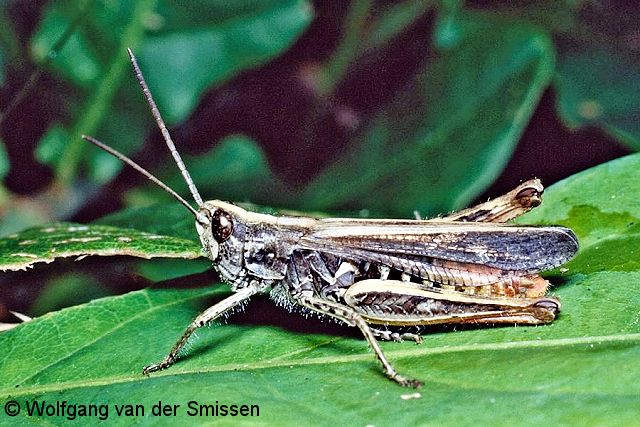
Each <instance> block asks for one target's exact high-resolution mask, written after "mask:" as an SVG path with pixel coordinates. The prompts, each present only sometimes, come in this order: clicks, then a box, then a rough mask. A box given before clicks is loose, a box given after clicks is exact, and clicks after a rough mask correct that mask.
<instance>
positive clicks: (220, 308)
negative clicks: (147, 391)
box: [142, 285, 258, 375]
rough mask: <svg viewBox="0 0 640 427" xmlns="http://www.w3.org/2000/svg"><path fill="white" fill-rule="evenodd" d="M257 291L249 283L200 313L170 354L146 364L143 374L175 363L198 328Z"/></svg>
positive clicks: (236, 305)
mask: <svg viewBox="0 0 640 427" xmlns="http://www.w3.org/2000/svg"><path fill="white" fill-rule="evenodd" d="M256 293H258V290H257V289H256V287H255V286H251V285H249V286H247V287H245V288H242V289H240V290H239V291H238V292H236V293H234V294H233V295H231V296H229V297H227V298H225V299H223V300H222V301H220V302H219V303H217V304H216V305H214V306H211V307H209V308H208V309H206V310H205V311H203V312H202V313H200V315H199V316H198V317H196V318H195V319H194V320H193V322H191V324H190V325H189V326H188V327H187V329H186V330H185V331H184V333H183V334H182V336H181V337H180V339H179V340H178V342H176V344H175V345H174V346H173V348H172V349H171V351H170V352H169V354H168V355H167V356H166V357H165V358H164V359H162V361H161V362H159V363H154V364H152V365H148V366H145V367H144V369H143V370H142V374H143V375H148V374H149V373H151V372H155V371H160V370H162V369H166V368H168V367H169V366H171V365H173V364H174V363H175V361H176V360H177V359H178V354H179V353H180V350H182V348H183V347H184V346H185V344H186V343H187V341H188V340H189V337H190V336H191V334H193V332H194V331H195V330H196V329H198V328H200V327H202V326H204V325H206V324H207V323H209V322H212V321H214V320H215V319H217V318H218V317H220V316H221V315H223V314H224V313H226V312H228V311H230V310H232V309H233V308H235V307H238V306H239V305H241V304H242V303H244V302H245V301H247V300H248V299H249V298H251V296H253V295H255V294H256Z"/></svg>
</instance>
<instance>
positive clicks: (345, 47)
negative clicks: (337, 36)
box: [318, 0, 372, 95]
mask: <svg viewBox="0 0 640 427" xmlns="http://www.w3.org/2000/svg"><path fill="white" fill-rule="evenodd" d="M371 3H372V1H371V0H353V1H352V2H351V6H350V8H349V13H348V14H347V18H346V21H345V25H344V33H343V37H342V41H341V42H340V44H339V45H338V47H337V48H336V51H335V52H334V54H333V56H332V57H331V59H329V61H328V62H327V63H326V64H325V65H324V67H323V69H322V70H321V72H320V75H319V76H320V78H319V85H318V86H319V91H320V93H321V94H322V95H328V94H330V93H331V92H333V90H334V89H335V87H336V86H337V85H338V83H340V81H341V80H342V79H343V78H344V75H345V74H346V73H347V69H348V68H349V65H350V64H351V62H352V61H353V59H354V58H355V57H356V56H357V55H358V51H359V48H360V45H361V44H362V40H363V33H364V27H365V23H366V21H367V18H368V17H369V12H370V9H371Z"/></svg>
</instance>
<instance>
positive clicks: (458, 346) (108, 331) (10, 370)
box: [0, 155, 640, 426]
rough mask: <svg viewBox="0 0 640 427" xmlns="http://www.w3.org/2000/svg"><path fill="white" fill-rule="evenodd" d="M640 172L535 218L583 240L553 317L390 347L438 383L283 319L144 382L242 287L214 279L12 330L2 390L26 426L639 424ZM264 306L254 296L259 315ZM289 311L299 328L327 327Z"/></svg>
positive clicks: (358, 342)
mask: <svg viewBox="0 0 640 427" xmlns="http://www.w3.org/2000/svg"><path fill="white" fill-rule="evenodd" d="M639 166H640V155H634V156H629V157H626V158H623V159H620V160H616V161H614V162H610V163H608V164H605V165H602V166H599V167H597V168H594V169H591V170H588V171H585V172H583V173H581V174H578V175H576V176H574V177H572V178H569V179H567V180H565V181H563V182H560V183H558V184H556V185H554V186H552V187H550V188H549V189H547V191H546V197H545V202H544V204H543V206H542V207H540V208H538V209H537V210H536V211H534V212H532V213H531V214H529V215H528V217H527V218H526V220H527V222H538V223H562V224H564V225H570V226H572V227H574V228H575V230H576V232H577V234H578V235H579V237H580V239H581V242H582V250H581V251H580V253H579V255H578V256H577V257H576V259H575V261H574V263H573V264H571V265H570V268H569V273H570V274H566V275H565V276H564V278H561V277H551V278H550V279H551V280H552V281H553V282H554V283H556V284H557V285H558V286H557V287H556V289H555V290H554V294H555V295H556V296H557V297H559V298H560V299H561V300H562V303H563V309H562V312H561V314H560V316H559V317H558V319H557V320H556V321H555V322H554V323H552V324H551V325H546V326H540V327H517V328H516V327H501V328H482V329H476V328H461V329H457V328H454V329H452V330H449V329H431V330H427V331H426V333H427V334H426V335H425V341H426V342H425V344H423V345H420V346H416V345H415V344H413V343H382V346H383V348H384V350H385V352H386V354H387V356H388V357H389V359H390V360H391V361H392V362H393V363H394V365H395V366H396V367H397V368H398V369H399V370H400V372H402V373H404V374H406V375H410V376H413V377H417V378H420V379H422V380H424V381H425V382H426V386H425V387H424V388H422V389H421V390H419V391H418V393H419V394H414V391H413V390H406V389H402V388H400V387H399V386H397V385H395V384H393V383H392V382H391V381H389V380H387V379H386V378H384V376H383V375H382V374H381V372H380V369H379V366H377V364H376V363H375V361H374V358H373V355H372V354H371V353H370V352H369V351H367V349H366V347H367V346H366V343H365V342H364V340H362V339H360V338H353V337H349V336H326V335H319V334H310V333H301V332H292V331H290V330H287V329H289V327H288V326H285V325H282V326H279V327H276V326H273V325H270V324H269V323H270V320H269V319H267V321H266V322H267V324H264V323H261V322H258V324H252V325H251V326H246V325H242V324H237V323H234V322H233V320H231V323H230V324H226V325H222V326H217V327H212V328H206V329H203V330H202V331H200V332H199V334H198V337H197V338H196V339H193V340H192V341H191V344H192V345H191V346H190V348H189V349H188V350H187V351H185V352H184V354H183V357H182V358H181V359H180V360H179V361H178V363H176V364H175V365H174V366H172V367H171V368H169V369H167V370H165V371H162V372H160V373H156V374H153V375H151V376H150V378H146V377H144V376H142V375H141V374H140V370H141V368H142V366H144V365H146V364H149V363H152V362H155V361H158V360H159V359H160V358H162V357H163V356H164V355H165V354H166V352H167V351H168V349H169V348H170V346H171V345H173V343H174V342H175V340H176V339H177V337H178V336H179V335H180V334H181V333H182V331H183V330H184V328H185V327H186V325H187V324H188V323H189V322H190V321H191V319H192V318H193V317H194V316H195V315H196V314H197V313H198V312H199V311H200V310H202V309H203V308H205V307H207V306H210V305H212V304H214V303H216V302H217V301H219V300H220V299H222V298H224V296H226V295H228V289H227V288H226V287H220V286H214V287H209V288H204V289H196V290H194V289H191V290H171V289H147V290H143V291H138V292H132V293H129V294H127V295H123V296H117V297H110V298H104V299H101V300H96V301H93V302H91V303H89V304H85V305H82V306H77V307H72V308H69V309H64V310H61V311H59V312H56V313H50V314H48V315H45V316H43V317H41V318H37V319H34V320H33V321H31V322H28V323H26V324H23V325H20V326H18V327H16V328H14V329H13V330H10V331H8V332H6V333H3V334H1V335H0V398H1V399H2V400H3V401H6V400H9V399H15V400H17V401H18V402H19V403H20V404H21V405H23V411H22V412H21V414H20V416H19V417H18V418H17V419H16V421H24V422H27V418H26V416H25V415H24V412H25V411H24V405H25V402H26V401H29V402H33V401H34V400H36V399H38V400H40V401H43V400H46V401H47V402H52V401H55V400H67V401H68V402H73V403H85V404H88V403H104V404H107V405H110V412H109V419H110V420H111V421H112V422H116V423H121V424H124V423H130V422H131V420H132V419H131V418H125V417H118V416H117V415H116V414H115V409H114V406H113V405H115V404H121V403H137V404H141V405H143V406H144V408H145V410H146V412H145V417H144V418H142V417H140V418H136V421H137V422H139V423H142V424H151V423H157V422H158V421H159V420H160V419H159V418H157V417H154V416H152V415H150V412H151V410H152V407H153V405H154V404H156V403H158V401H162V402H163V403H165V404H170V405H180V407H179V408H178V413H177V415H176V416H175V417H171V421H172V422H176V421H178V420H179V421H185V422H186V421H191V422H193V421H195V420H194V418H193V417H190V416H188V415H187V410H188V409H189V408H188V406H187V405H188V402H189V401H197V402H200V403H202V404H212V405H215V403H216V401H218V402H219V404H243V403H245V404H255V405H259V407H260V417H259V418H254V419H247V420H245V421H247V422H256V420H259V421H260V422H262V423H265V424H278V425H299V424H300V422H301V420H303V421H306V422H307V423H309V424H312V425H335V424H336V423H339V424H341V425H343V424H346V425H368V424H371V425H398V424H401V425H416V424H423V423H424V422H425V419H426V418H425V417H427V416H428V422H429V423H432V424H436V425H439V424H456V425H478V424H491V425H505V426H506V425H514V424H521V423H522V420H536V421H537V422H538V423H540V424H545V425H557V424H563V425H564V424H576V423H580V422H582V421H581V420H584V419H588V420H589V422H591V423H593V424H594V425H633V424H634V423H635V422H636V421H637V418H638V416H640V409H639V408H640V369H638V368H637V360H638V358H639V357H640V322H638V316H639V315H640V312H639V308H638V307H640V286H638V283H640V270H639V268H638V265H637V264H631V265H630V266H629V265H628V266H626V267H625V268H624V269H619V266H620V265H621V262H625V261H624V258H623V259H622V261H621V259H619V258H618V256H619V255H620V253H621V252H623V251H624V250H631V249H632V244H633V242H634V241H635V242H637V238H638V236H637V230H635V229H634V226H633V225H631V227H625V226H624V221H623V220H620V218H618V217H615V218H614V217H612V215H614V216H615V215H618V216H620V217H622V216H623V215H626V216H625V217H624V218H625V220H626V219H628V218H635V219H637V218H638V215H639V213H640V208H639V207H638V204H637V200H638V197H640V189H639V187H638V186H637V182H638V178H639V177H638V174H640V172H638V171H640V167H639ZM585 209H587V210H590V211H585ZM593 211H596V212H597V213H595V214H594V213H593ZM585 212H587V213H588V214H585ZM612 218H613V219H614V220H613V221H612V220H611V219H612ZM636 224H637V222H636ZM604 242H608V244H609V246H608V248H609V249H607V250H606V251H604V252H603V253H600V254H597V258H596V255H595V254H594V253H593V251H592V250H591V249H592V248H594V247H596V246H597V245H599V244H603V243H604ZM636 246H637V244H636ZM629 257H631V255H629ZM636 258H637V254H636ZM593 261H595V262H597V263H599V265H601V267H602V268H600V269H597V270H594V269H593V268H592V266H591V262H593ZM257 299H258V300H260V299H261V298H257ZM264 303H267V301H254V302H253V304H254V306H253V307H252V305H251V304H250V305H249V306H248V307H247V312H248V313H247V314H246V315H245V317H251V313H252V312H251V310H252V308H254V309H255V308H256V307H255V305H257V306H258V307H259V306H260V305H261V304H264ZM289 316H290V320H289V321H288V322H290V323H288V324H290V325H292V329H293V325H295V329H296V330H298V331H299V330H300V329H299V325H300V323H303V324H307V325H313V324H314V320H313V319H307V320H306V321H304V322H303V321H302V320H301V318H300V316H299V315H298V314H295V313H292V314H290V315H289ZM232 319H233V318H232ZM273 320H275V319H271V321H273ZM253 323H255V322H253ZM105 358H108V359H105ZM105 360H109V363H104V361H105ZM311 399H312V401H313V405H310V403H309V402H310V401H311ZM452 407H454V408H455V411H452V409H451V408H452ZM514 408H517V410H514ZM425 414H428V415H425ZM21 417H22V418H21ZM210 420H211V418H210V417H209V418H206V417H203V418H201V419H200V421H202V422H205V421H210ZM237 420H238V418H234V419H233V421H234V422H236V421H237ZM29 421H30V422H33V420H32V419H29ZM63 421H64V419H63V418H58V419H55V418H47V422H51V423H58V422H63ZM40 422H42V421H40Z"/></svg>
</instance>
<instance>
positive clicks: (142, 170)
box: [82, 135, 207, 223]
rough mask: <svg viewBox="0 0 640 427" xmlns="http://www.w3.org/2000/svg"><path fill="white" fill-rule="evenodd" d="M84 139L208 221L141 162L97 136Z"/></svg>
mask: <svg viewBox="0 0 640 427" xmlns="http://www.w3.org/2000/svg"><path fill="white" fill-rule="evenodd" d="M82 139H84V140H85V141H89V142H90V143H92V144H93V145H95V146H97V147H99V148H102V149H103V150H104V151H106V152H107V153H109V154H111V155H112V156H114V157H116V158H118V159H120V160H122V161H123V162H125V163H126V164H128V165H129V166H131V167H132V168H134V169H135V170H137V171H138V172H140V173H141V174H142V175H144V176H146V177H147V178H149V179H150V180H151V181H152V182H153V183H155V184H156V185H157V186H158V187H160V188H162V189H163V190H164V191H166V192H167V193H169V194H171V195H172V196H173V197H174V198H175V199H176V200H177V201H179V202H180V203H182V204H183V205H184V206H185V207H186V208H187V209H189V210H190V211H191V213H192V214H193V216H195V217H196V219H197V220H198V221H199V222H201V223H206V222H207V220H206V218H203V215H202V214H201V213H200V212H198V211H197V210H195V209H194V208H193V206H191V205H190V204H189V202H187V201H186V200H185V199H183V198H182V197H180V195H179V194H178V193H176V192H175V191H173V190H172V189H171V187H169V186H168V185H167V184H165V183H164V182H162V181H160V180H159V179H158V178H156V177H155V176H153V175H152V174H151V172H149V171H148V170H146V169H145V168H143V167H142V166H140V165H139V164H137V163H136V162H134V161H133V160H131V159H130V158H128V157H127V156H125V155H124V154H122V153H121V152H119V151H118V150H116V149H115V148H111V147H109V146H108V145H107V144H104V143H102V142H100V141H98V140H97V139H95V138H93V137H91V136H88V135H82Z"/></svg>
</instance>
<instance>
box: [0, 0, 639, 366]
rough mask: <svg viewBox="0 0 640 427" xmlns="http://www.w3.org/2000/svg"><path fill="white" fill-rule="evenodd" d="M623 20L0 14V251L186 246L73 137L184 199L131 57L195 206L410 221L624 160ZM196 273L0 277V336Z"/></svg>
mask: <svg viewBox="0 0 640 427" xmlns="http://www.w3.org/2000/svg"><path fill="white" fill-rule="evenodd" d="M638 22H640V8H638V7H637V4H636V2H634V1H579V0H564V1H563V0H558V1H555V0H541V1H537V2H531V1H468V2H462V1H454V0H450V1H446V0H442V1H415V0H402V1H401V0H398V1H381V0H380V1H374V0H351V1H341V0H335V1H316V2H312V1H303V0H253V1H250V0H244V1H239V0H231V1H222V0H219V1H217V0H197V1H190V2H177V1H162V0H158V1H150V0H142V1H136V2H134V1H116V0H102V1H99V0H95V1H90V0H85V1H81V0H77V1H76V0H68V1H57V2H55V1H53V2H47V1H4V2H1V3H0V178H1V181H0V235H8V234H10V233H13V232H15V231H17V230H21V229H24V228H27V227H30V226H33V225H37V224H46V223H50V222H54V221H58V220H68V221H76V222H83V223H86V222H91V221H96V220H97V221H101V222H103V223H108V224H115V225H129V226H135V225H139V226H140V227H142V229H145V230H149V229H152V230H153V231H167V230H169V231H167V233H168V234H176V235H180V236H185V237H188V236H191V238H194V237H195V234H194V233H195V231H193V230H192V225H191V222H192V219H191V218H190V217H189V213H188V212H186V211H185V210H184V209H183V208H181V207H180V206H179V205H177V204H176V203H174V202H172V201H171V199H170V197H169V196H167V195H166V194H163V193H162V192H161V191H160V190H158V189H157V188H155V187H154V186H153V185H151V184H149V183H148V182H146V180H145V179H144V178H143V177H140V176H139V175H138V174H137V173H136V172H135V171H132V170H130V169H129V168H126V167H123V165H122V164H121V163H120V162H119V161H117V160H116V159H113V158H111V157H110V156H109V155H108V154H106V153H103V152H101V151H100V150H98V149H96V148H95V147H93V146H90V145H89V144H87V143H85V142H83V141H82V140H81V139H80V135H81V134H90V135H93V136H95V137H96V138H98V139H100V140H102V141H104V142H106V143H107V144H109V145H112V146H113V147H115V148H117V149H118V150H121V151H122V152H124V153H126V154H128V155H130V156H131V157H132V158H134V159H135V160H136V161H137V162H139V163H140V164H142V165H143V166H144V167H146V168H148V169H149V170H151V171H152V172H153V173H154V174H156V175H157V176H158V177H160V178H162V179H163V180H164V181H165V182H167V183H168V184H169V185H170V186H172V187H173V188H174V189H175V190H176V191H178V192H179V193H181V194H183V195H185V197H186V196H188V194H187V190H186V186H185V184H184V182H183V181H182V179H181V177H180V175H179V173H178V171H177V168H176V166H175V164H174V163H173V161H172V159H171V158H170V156H169V155H168V151H167V150H166V148H165V147H164V143H163V142H162V139H161V136H160V133H159V131H158V130H157V129H156V128H155V124H154V122H153V119H152V117H151V115H150V113H149V111H148V108H147V106H146V104H145V102H144V99H143V97H142V94H141V93H140V89H139V87H138V86H137V83H136V81H135V78H134V76H133V73H132V72H131V69H130V66H129V62H128V57H127V55H126V48H127V47H130V48H131V49H132V50H133V51H134V52H135V53H136V55H137V56H138V59H139V62H140V65H141V68H142V71H143V73H144V75H145V77H146V79H147V82H148V84H149V86H150V88H151V91H152V93H153V95H154V97H155V99H156V101H157V103H158V106H159V109H160V111H161V113H162V114H163V116H164V118H165V120H166V121H167V124H168V125H169V127H170V129H171V132H172V135H173V138H174V140H175V141H176V144H177V146H178V149H179V151H180V152H181V153H182V154H183V156H184V158H185V163H186V164H187V167H188V169H189V170H190V171H191V173H192V175H193V177H194V179H195V181H196V184H197V186H198V188H199V189H200V192H201V193H202V195H203V197H204V198H205V199H214V198H219V199H224V200H231V201H235V202H251V203H256V204H259V205H263V206H268V207H271V208H276V209H296V210H301V211H307V212H323V213H327V214H334V215H336V214H340V215H359V216H372V217H404V218H407V217H412V216H413V212H414V211H416V210H417V211H418V212H420V213H421V214H422V215H425V216H434V215H437V214H442V213H446V212H449V211H452V210H455V209H459V208H462V207H464V206H466V205H468V204H470V203H471V202H473V201H474V200H484V199H486V198H487V197H494V196H498V195H500V194H502V193H504V192H506V191H508V190H510V189H512V188H513V187H515V186H516V185H517V184H518V183H520V182H521V181H523V180H526V179H530V178H533V177H538V178H541V179H542V180H543V183H544V184H545V185H547V186H548V185H550V184H553V183H554V182H556V181H559V180H560V179H563V178H565V177H568V176H570V175H572V174H575V173H577V172H579V171H582V170H585V169H587V168H589V167H591V166H595V165H598V164H601V163H604V162H606V161H608V160H611V159H615V158H617V157H621V156H623V155H625V154H628V153H632V152H634V151H637V150H638V149H640V60H639V58H640V55H639V53H640V52H639V51H640V31H639V30H638ZM156 203H169V205H168V206H170V207H166V206H165V207H163V208H154V207H149V208H148V210H145V207H147V206H152V205H154V204H156ZM140 209H143V210H140ZM105 215H115V216H110V217H108V218H107V219H106V220H105V219H102V220H101V218H102V217H104V216H105ZM143 223H144V224H143ZM208 265H209V263H208V262H207V261H202V262H198V261H196V262H189V263H186V262H179V261H170V260H164V261H162V260H160V261H153V262H151V261H144V262H138V261H135V260H130V259H125V258H116V259H114V260H105V259H98V260H95V259H87V260H84V261H82V262H80V263H73V262H61V263H58V262H56V263H55V264H54V265H53V266H42V267H38V268H36V269H34V270H33V271H30V272H28V273H22V272H21V273H10V274H3V275H2V278H0V287H1V288H2V290H1V291H0V322H2V321H6V322H15V321H16V319H15V318H14V317H13V315H12V314H10V313H9V310H17V311H20V312H24V313H28V314H31V315H39V314H42V313H46V312H48V311H51V310H55V309H58V308H61V307H65V306H69V305H74V304H80V303H83V302H86V301H89V300H91V299H93V298H97V297H100V296H105V295H111V294H120V293H124V292H127V291H129V290H133V289H139V288H143V287H146V286H148V285H150V284H152V283H153V282H157V281H163V280H170V279H173V278H176V277H183V276H186V278H183V279H184V280H182V279H181V280H182V281H181V282H175V281H173V282H171V286H172V287H180V286H182V285H195V284H199V283H200V284H206V283H212V281H215V277H214V276H211V275H210V273H207V272H205V271H206V270H207V269H208ZM203 272H204V273H203ZM200 273H202V274H200ZM262 309H263V310H269V309H267V308H265V307H262ZM263 316H265V315H264V314H263ZM258 322H259V320H258ZM323 328H324V329H323V331H325V332H327V331H328V332H330V333H337V334H340V333H344V331H343V329H340V328H338V327H334V326H331V325H329V326H327V327H326V328H325V327H323ZM366 374H367V375H375V373H374V372H366Z"/></svg>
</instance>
